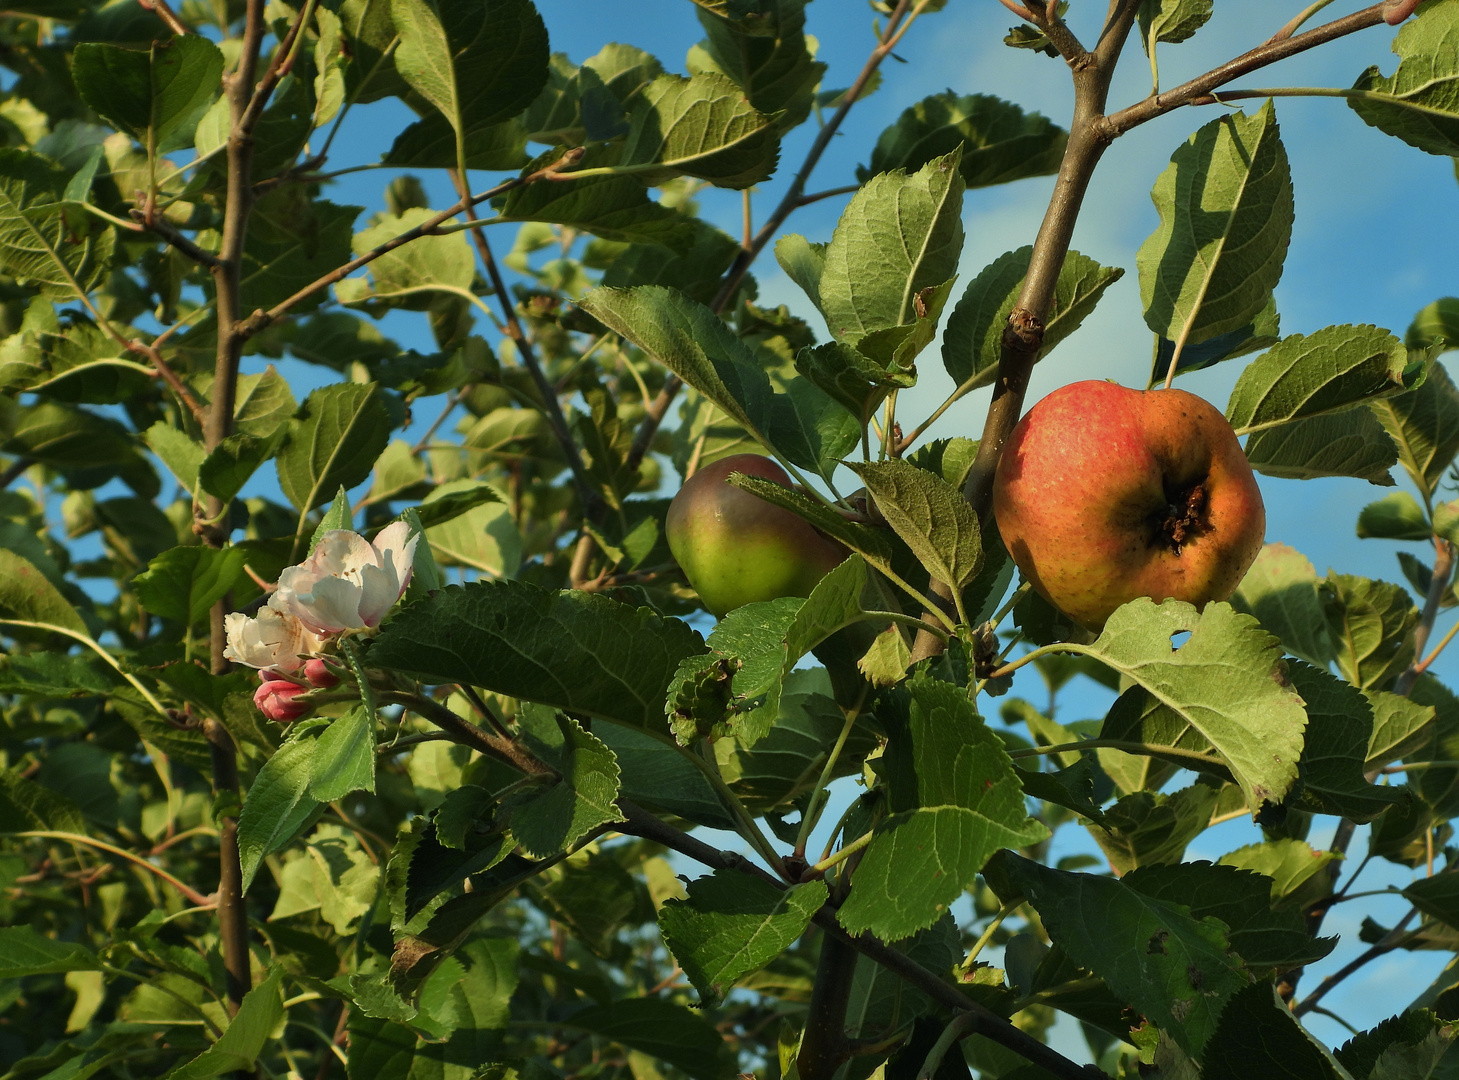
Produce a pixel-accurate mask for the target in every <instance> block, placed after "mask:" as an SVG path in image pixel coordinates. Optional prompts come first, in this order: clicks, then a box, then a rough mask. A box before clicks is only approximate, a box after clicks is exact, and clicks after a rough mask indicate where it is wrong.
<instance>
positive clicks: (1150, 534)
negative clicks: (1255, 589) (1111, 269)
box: [993, 381, 1266, 630]
mask: <svg viewBox="0 0 1459 1080" xmlns="http://www.w3.org/2000/svg"><path fill="white" fill-rule="evenodd" d="M993 512H994V514H995V516H996V517H997V520H998V531H999V532H1000V533H1001V534H1002V536H1003V543H1004V544H1005V545H1006V546H1007V548H1008V551H1009V553H1010V554H1011V555H1012V556H1013V561H1014V562H1015V563H1017V564H1018V568H1019V570H1021V571H1022V572H1023V576H1024V578H1025V579H1026V580H1028V581H1030V582H1032V583H1033V587H1034V588H1035V589H1036V590H1038V592H1039V593H1041V594H1042V595H1043V597H1044V598H1045V599H1046V600H1048V601H1049V602H1050V603H1052V604H1053V605H1054V606H1055V607H1057V608H1058V609H1059V610H1061V611H1063V612H1064V613H1065V614H1066V615H1068V616H1070V617H1071V618H1073V619H1074V620H1075V621H1076V622H1078V623H1081V624H1082V625H1084V626H1086V627H1089V628H1090V629H1094V630H1097V629H1099V628H1100V627H1101V626H1103V625H1104V621H1105V620H1106V619H1107V618H1109V615H1110V613H1111V612H1112V611H1114V609H1115V608H1117V607H1119V606H1120V605H1121V604H1124V603H1126V602H1128V601H1130V600H1133V599H1135V598H1136V597H1140V596H1148V597H1151V598H1152V599H1154V600H1157V601H1158V600H1166V599H1170V598H1175V599H1177V600H1186V601H1189V602H1190V603H1192V604H1196V605H1198V606H1199V605H1203V604H1205V603H1207V602H1208V601H1211V600H1224V599H1226V598H1227V597H1228V596H1230V595H1231V594H1232V592H1234V591H1235V589H1236V586H1237V585H1238V584H1240V582H1241V579H1242V577H1243V576H1244V575H1245V573H1246V571H1247V569H1248V568H1249V567H1250V566H1251V564H1252V562H1253V560H1255V559H1256V556H1257V553H1258V552H1259V551H1260V550H1261V545H1262V540H1263V537H1264V534H1265V532H1266V511H1265V508H1264V507H1263V506H1262V501H1261V492H1260V491H1259V490H1258V489H1257V486H1256V478H1255V477H1254V476H1253V475H1252V473H1251V466H1250V464H1248V463H1247V460H1246V454H1245V452H1244V451H1243V450H1242V449H1241V444H1240V443H1239V442H1237V441H1236V434H1235V433H1234V432H1233V431H1232V430H1231V425H1230V424H1228V423H1227V422H1226V418H1225V417H1224V416H1222V415H1221V414H1220V413H1219V412H1217V411H1216V410H1215V409H1214V408H1213V407H1212V406H1211V405H1210V404H1209V403H1207V402H1206V401H1203V400H1202V399H1201V398H1198V397H1196V396H1195V395H1194V394H1189V393H1186V392H1185V391H1184V390H1131V389H1128V388H1126V387H1123V386H1118V385H1116V384H1115V383H1111V382H1096V381H1089V382H1078V383H1074V384H1072V385H1070V386H1065V387H1063V388H1061V389H1059V390H1055V391H1054V392H1053V393H1052V394H1050V395H1049V396H1048V397H1046V398H1044V399H1043V400H1042V401H1040V402H1039V403H1038V404H1037V405H1035V406H1034V407H1033V408H1032V409H1030V410H1029V412H1028V415H1027V416H1025V417H1024V418H1023V419H1022V420H1020V421H1019V423H1018V426H1017V427H1016V428H1014V429H1013V434H1012V435H1011V436H1010V437H1009V439H1008V442H1007V444H1006V445H1005V446H1004V448H1003V455H1002V457H1001V458H1000V459H999V462H998V472H997V475H996V477H995V479H994V482H993Z"/></svg>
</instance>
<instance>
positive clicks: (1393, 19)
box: [1383, 0, 1420, 26]
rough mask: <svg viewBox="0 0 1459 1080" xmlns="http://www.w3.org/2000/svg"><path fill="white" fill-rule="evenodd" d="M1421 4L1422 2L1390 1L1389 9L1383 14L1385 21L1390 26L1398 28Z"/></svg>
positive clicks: (1414, 0) (1409, 0)
mask: <svg viewBox="0 0 1459 1080" xmlns="http://www.w3.org/2000/svg"><path fill="white" fill-rule="evenodd" d="M1419 2H1420V0H1389V4H1388V7H1387V8H1386V9H1384V12H1383V21H1384V22H1386V23H1387V24H1388V25H1389V26H1397V25H1398V24H1399V23H1401V22H1403V20H1404V19H1406V18H1408V17H1409V16H1410V15H1412V14H1413V10H1414V8H1416V7H1418V5H1419Z"/></svg>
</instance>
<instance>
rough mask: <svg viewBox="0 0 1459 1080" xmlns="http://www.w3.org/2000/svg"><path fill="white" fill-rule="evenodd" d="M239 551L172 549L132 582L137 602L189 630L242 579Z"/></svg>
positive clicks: (242, 554)
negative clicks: (184, 625) (174, 620)
mask: <svg viewBox="0 0 1459 1080" xmlns="http://www.w3.org/2000/svg"><path fill="white" fill-rule="evenodd" d="M246 558H247V554H246V552H244V551H243V549H241V548H236V547H230V548H223V549H222V550H218V549H214V548H208V547H203V546H202V545H201V544H197V545H193V546H191V547H178V548H173V549H172V550H171V551H164V552H163V553H162V554H161V555H158V556H157V557H156V558H155V559H153V560H152V561H151V562H149V563H148V564H147V569H146V570H145V571H144V572H143V573H140V574H138V575H137V576H136V577H135V578H133V579H132V587H133V588H134V589H135V590H136V593H137V599H138V600H140V601H141V602H142V604H143V606H144V607H146V608H147V610H148V611H150V612H152V613H153V614H154V615H161V616H162V617H163V618H166V619H176V620H177V621H178V622H181V623H185V624H186V625H188V626H192V625H194V624H195V623H197V622H198V620H200V619H201V618H202V617H203V616H204V615H206V614H207V613H208V609H209V608H211V607H212V606H213V604H214V603H216V602H217V601H219V600H221V599H222V598H223V594H224V593H226V592H227V591H228V590H229V589H231V588H233V586H234V585H235V584H236V583H237V582H238V580H239V579H240V578H241V577H243V564H244V562H245V561H246Z"/></svg>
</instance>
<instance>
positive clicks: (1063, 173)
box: [912, 0, 1140, 661]
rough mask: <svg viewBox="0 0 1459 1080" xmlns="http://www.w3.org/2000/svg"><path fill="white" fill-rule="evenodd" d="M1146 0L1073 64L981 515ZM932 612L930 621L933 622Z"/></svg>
mask: <svg viewBox="0 0 1459 1080" xmlns="http://www.w3.org/2000/svg"><path fill="white" fill-rule="evenodd" d="M1139 7H1140V0H1118V3H1117V4H1116V6H1114V7H1113V8H1112V10H1111V14H1110V19H1109V22H1108V23H1107V24H1106V26H1105V28H1104V31H1103V33H1101V35H1100V40H1099V44H1098V45H1097V46H1096V47H1095V50H1094V52H1093V53H1090V54H1088V55H1087V59H1086V60H1085V61H1084V62H1083V63H1081V64H1079V65H1074V64H1071V65H1070V71H1071V74H1072V76H1073V80H1074V116H1073V119H1072V121H1071V122H1070V124H1069V144H1068V147H1067V149H1066V150H1065V151H1064V159H1063V161H1062V162H1060V164H1059V174H1058V177H1057V179H1056V180H1055V181H1054V193H1053V195H1052V196H1051V197H1050V199H1049V206H1048V210H1047V211H1045V213H1044V220H1043V224H1042V225H1041V226H1040V227H1039V232H1038V236H1037V238H1036V239H1035V240H1034V244H1033V254H1032V255H1031V257H1030V259H1029V265H1028V274H1027V276H1026V277H1025V278H1024V279H1023V289H1022V291H1021V292H1020V293H1019V296H1018V300H1017V302H1016V304H1015V305H1014V308H1013V311H1012V312H1011V313H1010V314H1009V316H1008V325H1007V327H1006V328H1005V329H1004V331H1003V347H1002V351H1001V353H1000V355H999V359H998V377H997V379H996V381H995V382H994V383H993V399H992V401H990V402H989V403H988V415H987V417H986V419H985V420H984V422H983V437H982V441H981V442H980V443H979V444H978V454H977V457H976V458H975V459H974V461H973V466H972V469H971V470H969V472H968V477H967V480H966V482H965V483H964V484H963V495H964V496H965V497H966V498H967V500H968V502H970V503H971V504H972V506H973V509H974V510H975V511H976V512H977V513H978V516H979V517H980V518H982V519H983V520H985V521H986V520H987V518H988V514H989V513H990V510H991V506H992V495H993V474H994V472H995V471H996V469H997V467H998V458H999V457H1000V456H1001V454H1002V453H1003V444H1004V443H1005V442H1007V440H1008V436H1009V435H1010V434H1012V432H1013V428H1014V425H1016V424H1017V423H1018V419H1019V416H1020V415H1022V412H1023V399H1024V395H1025V394H1026V393H1027V391H1028V379H1029V375H1030V373H1031V372H1032V371H1033V365H1034V361H1036V360H1037V359H1038V354H1039V349H1040V348H1042V347H1043V341H1044V319H1045V318H1047V317H1048V313H1049V307H1050V305H1051V303H1052V302H1053V297H1054V288H1055V286H1056V285H1057V284H1058V281H1059V271H1060V270H1061V269H1063V266H1064V258H1065V257H1066V256H1067V255H1068V253H1069V244H1070V241H1071V240H1072V238H1073V235H1074V225H1075V223H1076V222H1077V221H1078V219H1079V211H1080V209H1081V208H1082V207H1083V205H1084V195H1085V192H1086V191H1088V189H1089V181H1090V178H1091V177H1093V175H1094V170H1095V167H1096V166H1097V165H1098V164H1099V160H1100V158H1101V157H1102V156H1103V154H1104V151H1105V149H1106V148H1107V147H1108V146H1109V143H1110V138H1111V136H1110V135H1108V133H1107V132H1106V130H1105V128H1106V127H1107V123H1108V122H1107V120H1106V118H1105V116H1104V108H1105V103H1106V101H1107V100H1108V98H1109V87H1110V81H1111V79H1112V78H1113V76H1114V71H1115V66H1116V64H1117V63H1118V60H1119V53H1120V50H1121V48H1123V46H1124V43H1125V39H1126V38H1127V37H1128V36H1129V33H1130V27H1131V25H1133V23H1134V21H1135V14H1136V12H1137V11H1138V10H1139ZM933 593H934V595H935V597H936V598H937V599H940V600H943V601H948V600H951V598H952V590H951V589H950V588H949V587H948V585H947V584H946V583H945V582H935V583H934V585H933ZM932 617H933V616H932V613H930V612H929V613H928V615H927V616H926V619H925V621H930V619H931V618H932ZM941 649H942V643H941V642H940V641H939V640H938V639H937V637H936V636H934V635H933V634H931V633H928V632H926V631H923V632H921V633H919V634H918V635H917V641H916V643H915V645H914V647H913V651H912V659H913V660H914V661H915V660H920V659H924V658H926V657H928V656H933V655H935V654H936V653H938V652H940V651H941Z"/></svg>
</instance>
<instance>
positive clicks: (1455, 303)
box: [1403, 296, 1459, 350]
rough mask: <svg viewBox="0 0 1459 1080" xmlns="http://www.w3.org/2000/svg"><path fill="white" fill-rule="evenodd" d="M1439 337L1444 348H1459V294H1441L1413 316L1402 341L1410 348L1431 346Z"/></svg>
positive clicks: (1427, 347) (1428, 347) (1425, 348)
mask: <svg viewBox="0 0 1459 1080" xmlns="http://www.w3.org/2000/svg"><path fill="white" fill-rule="evenodd" d="M1440 338H1443V339H1444V344H1445V347H1446V348H1449V349H1455V348H1459V296H1442V297H1440V298H1439V299H1437V300H1435V301H1434V302H1433V303H1432V304H1427V305H1425V306H1424V307H1423V308H1421V309H1420V310H1419V313H1418V314H1417V315H1415V316H1414V317H1413V322H1411V323H1409V325H1408V332H1407V333H1406V334H1404V335H1403V343H1404V344H1405V345H1407V346H1408V347H1409V348H1410V349H1424V350H1428V349H1430V348H1432V347H1433V346H1434V344H1435V342H1437V341H1438V340H1439V339H1440Z"/></svg>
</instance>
